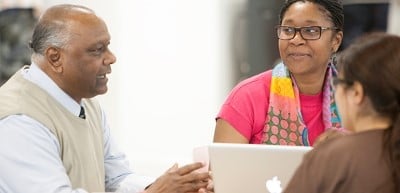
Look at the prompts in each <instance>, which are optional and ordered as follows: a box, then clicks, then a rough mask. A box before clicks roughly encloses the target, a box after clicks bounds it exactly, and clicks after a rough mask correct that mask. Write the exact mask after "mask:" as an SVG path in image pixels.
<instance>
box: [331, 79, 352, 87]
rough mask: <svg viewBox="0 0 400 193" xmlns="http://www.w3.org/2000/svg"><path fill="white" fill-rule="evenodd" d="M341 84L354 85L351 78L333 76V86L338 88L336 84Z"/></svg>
mask: <svg viewBox="0 0 400 193" xmlns="http://www.w3.org/2000/svg"><path fill="white" fill-rule="evenodd" d="M339 84H345V85H349V86H351V85H353V81H349V80H346V79H342V78H338V77H332V78H331V85H332V87H333V88H336V86H337V85H339Z"/></svg>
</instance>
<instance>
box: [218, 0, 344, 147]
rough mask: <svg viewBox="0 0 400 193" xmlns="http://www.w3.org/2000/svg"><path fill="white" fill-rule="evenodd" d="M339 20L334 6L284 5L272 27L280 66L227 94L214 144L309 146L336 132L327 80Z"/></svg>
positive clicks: (303, 0)
mask: <svg viewBox="0 0 400 193" xmlns="http://www.w3.org/2000/svg"><path fill="white" fill-rule="evenodd" d="M343 20H344V18H343V7H342V5H341V3H340V2H339V1H338V0H287V1H286V2H285V4H284V6H283V7H282V9H281V12H280V21H279V25H278V26H277V27H276V32H277V34H276V35H277V39H278V40H277V41H278V42H279V53H280V56H281V60H282V62H281V63H280V64H278V65H276V66H275V67H274V68H273V69H272V70H269V71H266V72H263V73H261V74H258V75H255V76H253V77H250V78H248V79H247V80H244V81H242V82H241V83H239V84H238V85H237V86H236V87H235V88H234V89H233V90H232V91H231V93H230V95H229V96H228V97H227V99H226V101H225V102H224V104H223V105H222V108H221V110H220V112H219V114H218V115H217V118H216V127H215V133H214V142H230V143H253V144H277V145H300V146H311V145H313V144H314V143H315V142H316V139H317V137H318V136H320V135H321V134H322V133H323V132H325V131H327V130H336V129H340V128H341V125H340V119H339V117H338V116H337V112H336V105H335V102H334V100H333V92H332V87H331V86H330V85H331V84H330V80H331V79H332V77H333V76H336V74H335V73H336V72H335V69H334V66H333V61H332V58H333V57H332V56H334V55H335V53H336V51H337V50H338V48H339V46H340V44H341V41H342V38H343V32H342V30H343ZM265 35H275V34H265Z"/></svg>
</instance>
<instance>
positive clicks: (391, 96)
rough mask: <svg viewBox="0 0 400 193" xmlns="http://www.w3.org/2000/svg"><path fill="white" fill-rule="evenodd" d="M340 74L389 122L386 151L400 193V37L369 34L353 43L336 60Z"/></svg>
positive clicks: (397, 190)
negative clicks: (390, 121)
mask: <svg viewBox="0 0 400 193" xmlns="http://www.w3.org/2000/svg"><path fill="white" fill-rule="evenodd" d="M338 69H339V73H340V74H341V75H343V77H342V78H343V79H344V80H345V81H346V83H347V84H349V85H350V84H352V83H354V82H356V81H357V82H359V83H360V84H361V85H362V87H363V90H364V93H365V95H366V96H367V97H368V98H369V100H370V101H371V105H372V107H373V109H374V110H375V111H376V112H377V113H378V114H379V115H381V116H385V117H388V118H390V119H391V120H392V126H391V127H390V128H389V129H388V130H387V136H386V137H387V140H385V143H386V144H384V145H385V146H384V147H387V149H388V150H389V151H388V152H389V154H390V157H391V162H392V164H393V166H394V167H395V168H394V169H393V177H394V181H395V186H396V192H400V187H399V186H400V36H396V35H390V34H386V33H371V34H368V35H365V36H362V37H360V38H358V39H356V40H355V41H354V42H353V44H351V45H350V46H349V47H348V48H347V49H346V50H344V51H343V52H342V53H341V54H340V56H339V58H338Z"/></svg>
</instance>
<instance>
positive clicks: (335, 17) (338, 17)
mask: <svg viewBox="0 0 400 193" xmlns="http://www.w3.org/2000/svg"><path fill="white" fill-rule="evenodd" d="M297 2H304V3H305V2H311V3H315V4H317V5H319V6H320V7H321V10H322V11H323V12H325V13H326V16H327V17H328V18H329V19H330V20H331V21H332V23H333V25H334V27H336V28H337V29H338V30H340V31H343V25H344V13H343V5H342V3H341V1H340V0H286V1H285V3H284V5H283V7H282V8H281V11H280V14H279V24H282V20H283V17H284V16H285V13H286V11H287V10H288V9H289V7H290V6H291V5H292V4H294V3H297Z"/></svg>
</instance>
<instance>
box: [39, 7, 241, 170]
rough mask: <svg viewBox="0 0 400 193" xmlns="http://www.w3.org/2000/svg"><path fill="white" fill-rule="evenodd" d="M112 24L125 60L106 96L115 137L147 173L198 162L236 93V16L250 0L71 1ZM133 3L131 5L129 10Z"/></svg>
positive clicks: (134, 163) (121, 59) (117, 48)
mask: <svg viewBox="0 0 400 193" xmlns="http://www.w3.org/2000/svg"><path fill="white" fill-rule="evenodd" d="M62 2H67V3H76V4H82V5H86V6H89V7H90V8H92V9H94V10H95V11H96V12H97V14H98V15H100V16H101V17H102V18H103V19H104V20H105V21H106V23H107V24H108V26H109V31H110V34H111V36H112V41H111V49H112V50H113V51H114V53H115V55H116V56H117V63H116V64H115V65H114V66H113V73H112V74H111V76H110V82H109V92H108V93H107V94H106V95H104V96H100V97H98V98H100V101H101V103H102V104H103V107H104V108H105V110H106V112H107V114H108V118H109V122H110V126H111V129H112V134H113V135H114V137H115V139H116V141H117V142H118V144H119V145H120V148H121V149H122V150H123V151H125V152H126V154H127V156H128V158H129V159H130V161H131V166H132V168H133V169H135V170H136V171H137V172H139V173H143V174H147V175H152V176H158V175H160V174H161V173H162V172H163V171H164V170H166V169H167V168H168V167H170V166H171V165H172V164H173V163H175V162H177V163H179V164H185V163H188V162H191V158H192V157H191V156H192V155H191V154H192V149H193V148H194V147H196V146H200V145H204V144H208V143H210V142H211V141H212V136H213V132H214V124H215V121H214V117H215V115H216V114H217V112H218V110H219V107H220V105H221V103H222V102H223V100H224V98H225V97H226V95H227V93H228V92H229V90H230V89H231V87H232V86H233V79H234V77H232V76H233V73H232V72H233V69H232V66H234V65H233V64H232V60H231V58H232V57H231V56H230V52H231V50H232V49H231V48H230V44H231V43H232V42H230V40H231V39H232V37H231V35H230V34H231V29H232V25H233V22H234V21H233V20H232V18H234V16H235V14H236V13H237V12H238V10H241V9H243V6H244V2H245V0H217V1H216V0H131V1H123V0H114V1H106V0H101V1H77V0H76V1H67V0H58V1H56V0H48V1H47V2H46V3H45V5H46V6H47V7H48V6H50V5H53V4H56V3H62ZM128 2H129V3H128Z"/></svg>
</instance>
